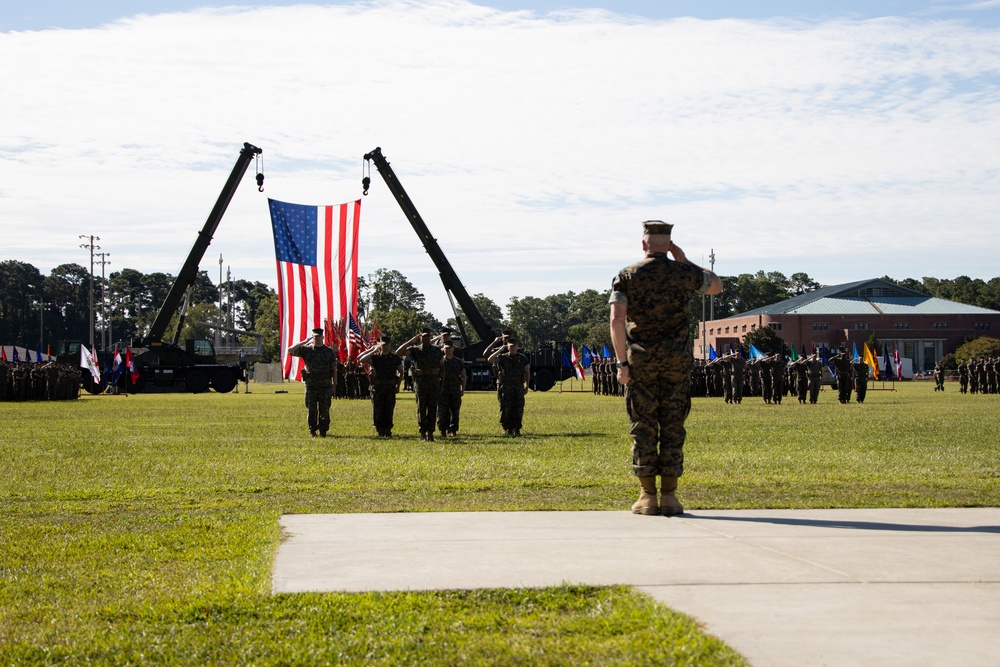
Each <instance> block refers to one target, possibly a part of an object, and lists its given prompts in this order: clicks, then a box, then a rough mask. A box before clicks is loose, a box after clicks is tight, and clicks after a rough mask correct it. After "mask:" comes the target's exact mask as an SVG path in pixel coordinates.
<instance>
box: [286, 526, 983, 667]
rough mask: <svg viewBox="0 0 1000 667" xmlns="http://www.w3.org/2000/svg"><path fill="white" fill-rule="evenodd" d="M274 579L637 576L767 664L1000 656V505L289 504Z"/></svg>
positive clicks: (339, 585)
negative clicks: (400, 507)
mask: <svg viewBox="0 0 1000 667" xmlns="http://www.w3.org/2000/svg"><path fill="white" fill-rule="evenodd" d="M281 525H282V527H283V528H284V530H285V532H286V534H287V535H288V536H289V539H288V540H287V541H285V542H284V543H283V544H282V545H281V547H280V548H279V550H278V554H277V558H276V561H275V569H274V591H275V592H276V593H277V592H302V591H391V590H436V589H472V588H494V587H506V588H514V587H538V586H553V585H558V584H561V583H577V584H596V585H609V584H626V585H632V586H636V587H637V588H638V589H639V590H641V591H643V592H644V593H646V594H648V595H650V596H652V597H653V598H655V599H656V600H658V601H660V602H662V603H664V604H665V605H667V606H669V607H671V608H673V609H676V610H678V611H681V612H684V613H687V614H690V615H691V616H693V617H695V618H696V619H698V620H699V621H700V622H702V623H703V624H704V626H705V629H706V630H707V631H708V632H709V633H711V634H713V635H716V636H717V637H720V638H721V639H722V640H723V641H725V642H726V643H727V644H729V645H730V646H732V647H733V648H734V649H736V650H737V651H739V652H740V653H742V654H743V655H744V656H745V657H746V658H747V659H748V660H749V661H750V662H751V663H752V664H754V665H755V666H757V667H769V666H779V665H782V666H783V665H788V666H794V667H801V666H803V665H851V666H857V665H873V666H874V665H877V666H879V667H884V666H886V665H934V666H938V665H963V666H969V665H1000V508H981V509H872V510H740V511H736V510H715V511H703V510H697V511H694V512H691V513H689V514H685V515H684V516H682V517H674V518H669V519H668V518H664V517H644V516H636V515H633V514H631V513H628V512H470V513H464V512H456V513H450V512H448V513H446V512H440V513H426V514H423V513H421V514H413V513H409V514H408V513H400V514H323V515H288V516H284V517H282V518H281Z"/></svg>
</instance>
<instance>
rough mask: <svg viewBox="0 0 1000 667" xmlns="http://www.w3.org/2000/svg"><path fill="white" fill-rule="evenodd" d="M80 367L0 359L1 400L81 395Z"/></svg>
mask: <svg viewBox="0 0 1000 667" xmlns="http://www.w3.org/2000/svg"><path fill="white" fill-rule="evenodd" d="M80 377H81V370H80V368H79V367H76V366H73V365H71V364H60V363H57V362H55V361H49V362H47V363H17V364H14V363H9V362H6V361H0V401H67V400H73V399H76V398H79V397H80Z"/></svg>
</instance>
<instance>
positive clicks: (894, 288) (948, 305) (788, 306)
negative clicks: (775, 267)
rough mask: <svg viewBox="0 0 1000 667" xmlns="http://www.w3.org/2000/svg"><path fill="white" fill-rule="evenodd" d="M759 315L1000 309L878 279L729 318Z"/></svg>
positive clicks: (816, 292) (824, 289)
mask: <svg viewBox="0 0 1000 667" xmlns="http://www.w3.org/2000/svg"><path fill="white" fill-rule="evenodd" d="M757 315H1000V311H996V310H990V309H989V308H980V307H979V306H970V305H967V304H964V303H958V302H957V301H948V300H947V299H938V298H936V297H932V296H927V295H926V294H921V293H920V292H917V291H915V290H911V289H908V288H906V287H902V286H900V285H895V284H893V283H890V282H888V281H885V280H882V279H881V278H875V279H872V280H861V281H858V282H853V283H845V284H843V285H831V286H829V287H822V288H820V289H818V290H814V291H812V292H806V293H805V294H800V295H798V296H794V297H792V298H791V299H785V300H784V301H779V302H778V303H773V304H770V305H768V306H764V307H762V308H756V309H754V310H750V311H747V312H745V313H740V314H738V315H732V316H731V317H727V318H725V319H735V318H738V317H755V316H757Z"/></svg>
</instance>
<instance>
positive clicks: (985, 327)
mask: <svg viewBox="0 0 1000 667" xmlns="http://www.w3.org/2000/svg"><path fill="white" fill-rule="evenodd" d="M976 329H977V330H979V331H989V330H990V323H989V322H976Z"/></svg>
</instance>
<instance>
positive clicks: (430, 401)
mask: <svg viewBox="0 0 1000 667" xmlns="http://www.w3.org/2000/svg"><path fill="white" fill-rule="evenodd" d="M413 393H414V395H415V396H416V399H417V427H418V428H419V429H420V434H421V435H423V434H425V433H430V434H432V435H433V434H434V418H435V417H436V416H437V406H438V396H440V395H441V381H440V380H438V378H437V377H436V376H430V377H428V378H427V379H424V378H414V380H413Z"/></svg>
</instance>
